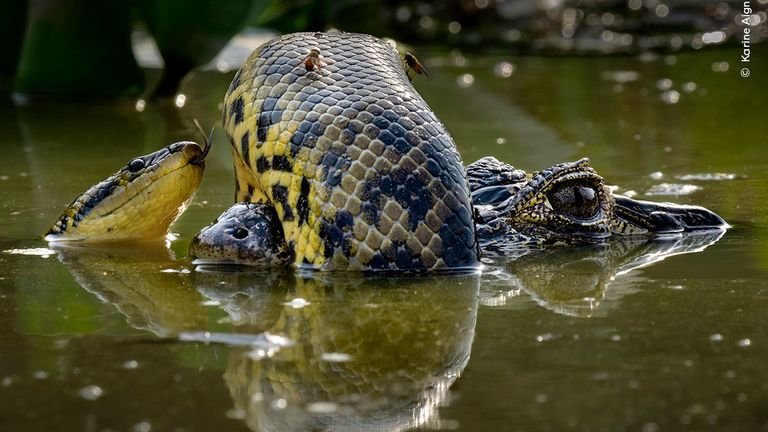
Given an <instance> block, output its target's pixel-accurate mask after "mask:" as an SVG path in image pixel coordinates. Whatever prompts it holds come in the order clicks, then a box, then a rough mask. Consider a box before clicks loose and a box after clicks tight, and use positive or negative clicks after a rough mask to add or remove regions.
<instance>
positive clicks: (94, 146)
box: [0, 49, 768, 431]
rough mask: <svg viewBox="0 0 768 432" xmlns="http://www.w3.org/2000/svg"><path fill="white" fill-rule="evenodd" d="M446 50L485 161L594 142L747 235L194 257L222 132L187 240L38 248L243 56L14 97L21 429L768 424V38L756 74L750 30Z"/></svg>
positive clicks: (186, 116) (622, 187)
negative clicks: (327, 261) (675, 42)
mask: <svg viewBox="0 0 768 432" xmlns="http://www.w3.org/2000/svg"><path fill="white" fill-rule="evenodd" d="M423 59H424V61H425V63H427V65H428V67H430V66H431V72H432V75H433V76H434V77H433V78H432V79H429V80H426V79H418V80H417V82H416V85H417V88H418V89H419V90H420V91H421V92H422V94H423V95H424V97H425V99H426V100H427V101H429V103H430V104H431V105H432V106H433V108H434V109H435V111H436V112H437V113H438V115H439V116H440V118H441V119H442V120H443V121H444V123H445V124H446V126H447V127H448V129H449V130H450V131H451V133H452V134H453V136H454V138H455V140H456V142H457V144H458V146H459V150H460V152H461V154H462V156H463V158H464V160H465V162H471V161H473V160H475V159H477V158H479V157H482V156H485V155H493V156H496V157H498V158H499V159H501V160H504V161H507V162H510V163H512V164H514V165H515V166H518V167H520V168H523V169H526V170H529V171H531V170H536V169H541V168H545V167H546V166H549V165H551V164H554V163H557V162H561V161H564V160H575V159H577V158H580V157H589V158H590V159H591V161H592V164H593V166H594V167H595V168H596V169H597V171H598V172H599V173H601V174H602V175H603V176H604V177H605V178H606V179H607V182H608V183H609V184H614V185H617V187H618V191H619V192H621V193H628V194H635V195H636V196H637V197H639V198H649V199H653V200H659V201H673V202H678V203H699V204H705V205H706V206H707V207H709V208H711V209H712V210H715V211H716V212H718V213H719V214H720V215H722V216H723V217H724V218H725V219H726V220H728V221H729V222H730V223H731V224H732V225H733V226H734V228H733V229H731V230H729V231H728V232H727V233H726V234H725V235H724V236H723V237H722V238H720V239H719V240H718V239H717V236H715V237H698V238H693V239H685V240H679V239H667V240H660V241H656V242H652V243H649V244H637V243H633V244H615V245H611V246H608V247H591V248H576V249H557V250H550V251H546V252H544V253H535V254H525V253H522V252H521V253H520V254H519V255H520V256H510V257H508V258H507V259H495V260H492V261H489V262H488V263H487V264H488V265H487V267H486V269H485V270H484V271H483V272H482V273H481V274H474V275H464V276H423V277H399V278H383V277H376V278H372V277H363V276H360V275H350V274H305V273H301V274H294V273H293V272H282V271H270V272H257V271H234V272H233V271H224V270H222V269H202V270H204V271H194V269H193V268H191V267H190V266H189V265H188V263H187V262H186V261H185V260H184V259H183V257H184V256H185V254H186V249H187V245H188V243H189V240H190V239H191V237H192V236H193V235H194V234H195V233H196V232H197V230H199V228H200V227H202V226H204V225H205V224H207V223H208V222H210V221H211V220H212V219H213V218H214V217H215V216H216V215H218V214H219V213H220V212H222V211H223V210H224V209H226V208H227V207H228V206H229V205H230V204H231V201H232V198H233V195H234V185H233V181H232V169H231V157H230V154H229V149H228V148H227V143H226V139H225V138H224V136H223V134H222V133H221V131H219V132H217V133H216V135H215V140H216V141H215V148H214V149H213V150H212V155H211V156H210V157H209V159H208V161H207V165H208V168H207V173H206V177H205V179H204V181H203V185H202V187H201V189H200V191H199V192H198V194H197V196H196V198H195V201H194V203H193V204H192V205H191V206H190V208H189V209H188V211H187V212H186V213H185V214H184V216H183V217H182V218H181V219H180V220H179V221H178V223H177V224H176V225H175V226H174V227H173V229H172V230H173V232H174V233H176V234H177V237H178V239H177V240H175V241H173V242H172V243H171V245H170V250H166V249H165V247H164V246H163V245H153V246H146V245H145V246H141V247H138V246H137V247H131V248H120V249H117V248H110V247H107V248H104V247H100V248H96V247H89V248H79V247H69V248H52V249H50V250H37V251H35V250H31V249H33V248H47V247H48V245H46V244H45V243H43V242H42V241H40V240H39V239H38V236H39V235H40V234H41V233H42V232H44V231H45V230H46V229H47V228H48V226H49V225H50V224H51V223H52V222H53V221H54V220H55V218H56V217H57V216H58V214H59V212H60V211H61V210H62V209H63V208H64V207H65V206H66V204H68V203H69V201H70V200H71V199H72V198H74V197H75V196H76V195H77V194H78V193H80V192H82V191H83V190H84V189H85V188H86V187H87V186H88V185H90V184H92V183H94V182H96V181H98V180H100V179H102V178H104V177H105V176H107V175H108V174H110V173H112V172H113V171H115V170H116V169H117V167H118V166H119V165H121V164H123V163H125V162H126V161H127V160H129V159H131V158H132V157H133V156H135V155H138V154H143V153H148V152H151V151H154V150H155V149H157V148H159V147H161V146H164V145H167V144H168V143H170V142H173V141H178V140H181V139H192V138H195V135H194V133H193V132H192V131H193V129H192V127H191V124H192V119H193V118H198V119H200V120H201V122H202V123H203V124H204V125H213V124H218V118H219V114H218V112H219V111H218V110H219V103H220V100H221V98H222V95H223V94H224V92H225V89H226V87H227V85H228V84H229V80H230V79H231V75H226V74H224V75H220V74H217V73H213V72H208V73H201V74H198V75H196V76H195V77H193V78H192V79H191V80H190V81H189V82H188V83H187V84H186V86H185V88H184V89H183V91H184V93H185V95H186V100H185V104H184V105H183V106H182V107H181V108H178V107H175V106H173V104H168V105H160V106H157V105H152V104H146V105H144V107H143V109H142V110H140V111H137V109H136V106H135V103H134V101H128V102H125V103H122V104H113V105H101V106H94V105H91V106H81V105H64V104H60V105H42V106H41V105H34V106H28V107H13V106H11V105H9V104H8V103H5V104H3V105H0V111H1V112H0V132H2V133H0V148H2V150H3V153H4V155H3V163H2V164H1V165H0V202H1V203H2V204H0V215H2V216H1V217H0V250H2V251H6V252H3V253H0V322H2V326H3V328H4V329H5V331H4V332H2V336H0V347H2V348H0V358H1V359H2V361H0V429H3V430H86V431H101V430H132V431H147V430H160V431H165V430H186V431H196V430H199V431H205V430H249V429H251V430H260V431H261V430H264V431H266V430H324V429H334V430H404V429H409V428H423V429H441V430H564V429H572V430H643V431H654V430H670V429H672V430H680V429H691V430H701V429H716V430H759V429H765V428H768V411H767V410H766V407H767V406H768V384H766V383H768V372H766V368H765V366H764V364H765V359H766V358H768V337H766V331H765V330H766V327H765V310H766V309H768V282H766V281H767V280H768V249H766V246H765V245H766V244H768V243H767V241H768V232H767V231H766V224H768V218H767V217H766V209H767V208H766V202H768V146H766V140H765V134H764V132H763V131H764V126H763V125H764V118H765V113H766V97H765V93H764V91H763V89H764V88H766V84H768V82H767V81H768V80H766V77H767V76H768V63H767V62H766V57H765V56H763V57H755V59H756V61H757V62H758V63H755V64H754V65H753V74H752V76H751V77H750V78H748V79H742V78H740V77H739V76H738V71H737V68H738V63H737V60H738V59H737V52H736V50H731V49H723V50H719V51H718V50H713V51H704V52H692V53H681V54H678V55H675V56H647V55H646V56H642V57H640V58H638V57H616V58H539V57H526V58H512V57H504V56H484V57H473V56H469V55H468V56H466V57H464V56H463V55H461V54H460V53H453V54H452V55H450V56H445V55H441V54H440V53H435V54H433V55H430V53H425V55H423ZM723 61H725V62H729V70H727V71H724V72H719V71H720V70H722V66H721V64H720V62H723ZM761 71H762V73H761ZM723 174H726V175H723ZM654 192H655V193H660V195H651V194H652V193H654ZM8 251H16V252H19V251H21V252H24V253H9V252H8Z"/></svg>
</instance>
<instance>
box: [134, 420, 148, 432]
mask: <svg viewBox="0 0 768 432" xmlns="http://www.w3.org/2000/svg"><path fill="white" fill-rule="evenodd" d="M151 430H152V424H151V423H150V422H149V421H147V420H144V421H142V422H139V423H136V424H135V425H133V432H149V431H151Z"/></svg>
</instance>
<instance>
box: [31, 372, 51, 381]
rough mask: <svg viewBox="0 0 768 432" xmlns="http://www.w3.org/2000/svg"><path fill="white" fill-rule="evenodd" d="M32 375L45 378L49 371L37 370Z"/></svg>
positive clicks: (36, 377)
mask: <svg viewBox="0 0 768 432" xmlns="http://www.w3.org/2000/svg"><path fill="white" fill-rule="evenodd" d="M32 377H33V378H34V379H39V380H43V379H46V378H48V372H46V371H37V372H35V373H33V374H32Z"/></svg>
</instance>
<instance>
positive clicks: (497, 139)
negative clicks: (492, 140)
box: [496, 137, 507, 145]
mask: <svg viewBox="0 0 768 432" xmlns="http://www.w3.org/2000/svg"><path fill="white" fill-rule="evenodd" d="M506 142H507V139H506V138H502V137H498V138H496V144H499V145H501V144H506Z"/></svg>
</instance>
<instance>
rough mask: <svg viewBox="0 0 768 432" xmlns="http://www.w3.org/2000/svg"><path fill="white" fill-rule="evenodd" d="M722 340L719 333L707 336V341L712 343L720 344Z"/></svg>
mask: <svg viewBox="0 0 768 432" xmlns="http://www.w3.org/2000/svg"><path fill="white" fill-rule="evenodd" d="M723 339H725V338H724V337H723V335H721V334H720V333H715V334H711V335H709V340H711V341H712V342H722V341H723Z"/></svg>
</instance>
